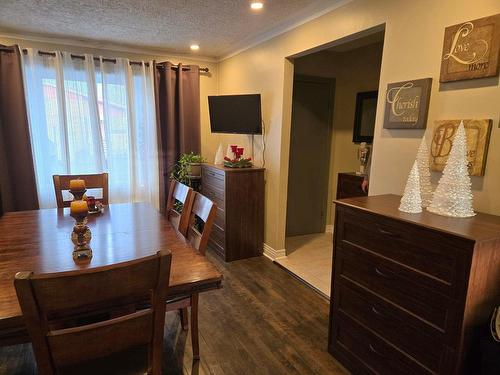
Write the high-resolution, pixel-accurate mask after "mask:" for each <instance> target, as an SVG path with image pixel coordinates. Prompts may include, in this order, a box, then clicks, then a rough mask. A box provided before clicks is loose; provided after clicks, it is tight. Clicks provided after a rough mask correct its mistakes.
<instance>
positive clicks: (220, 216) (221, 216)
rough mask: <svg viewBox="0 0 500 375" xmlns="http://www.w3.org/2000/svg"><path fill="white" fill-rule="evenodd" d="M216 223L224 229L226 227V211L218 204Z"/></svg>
mask: <svg viewBox="0 0 500 375" xmlns="http://www.w3.org/2000/svg"><path fill="white" fill-rule="evenodd" d="M214 224H216V225H218V226H219V227H221V228H222V229H224V230H225V229H226V212H225V211H224V209H223V208H221V207H219V206H217V211H216V213H215V219H214Z"/></svg>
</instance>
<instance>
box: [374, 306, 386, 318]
mask: <svg viewBox="0 0 500 375" xmlns="http://www.w3.org/2000/svg"><path fill="white" fill-rule="evenodd" d="M372 312H373V313H374V314H376V315H379V316H384V314H382V313H381V312H380V311H378V310H377V309H376V308H375V306H372Z"/></svg>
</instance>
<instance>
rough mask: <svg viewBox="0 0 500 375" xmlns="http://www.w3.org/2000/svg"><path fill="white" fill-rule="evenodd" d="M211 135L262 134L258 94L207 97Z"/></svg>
mask: <svg viewBox="0 0 500 375" xmlns="http://www.w3.org/2000/svg"><path fill="white" fill-rule="evenodd" d="M208 108H209V111H210V128H211V130H212V133H234V134H262V116H261V111H260V94H247V95H219V96H209V97H208Z"/></svg>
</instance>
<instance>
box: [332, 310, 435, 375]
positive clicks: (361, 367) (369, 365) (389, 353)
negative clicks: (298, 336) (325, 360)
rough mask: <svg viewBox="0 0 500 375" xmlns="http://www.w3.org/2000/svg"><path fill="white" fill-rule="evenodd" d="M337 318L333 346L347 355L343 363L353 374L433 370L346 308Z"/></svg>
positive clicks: (339, 353) (392, 374) (335, 351)
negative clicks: (383, 336)
mask: <svg viewBox="0 0 500 375" xmlns="http://www.w3.org/2000/svg"><path fill="white" fill-rule="evenodd" d="M335 318H336V319H334V321H333V338H334V341H333V343H332V346H331V348H330V349H331V350H332V352H333V354H334V355H335V356H336V357H337V358H339V359H344V360H343V361H342V363H345V364H346V365H347V367H348V369H349V370H351V372H352V373H353V374H382V375H386V374H387V375H389V374H390V375H396V374H404V375H409V374H415V375H416V374H420V375H421V374H432V372H431V371H429V369H426V368H425V367H423V366H421V365H420V364H419V363H418V362H416V361H415V360H414V359H413V358H411V357H410V356H407V355H405V354H404V353H403V352H401V351H399V350H398V349H397V348H395V347H394V346H392V345H391V344H389V343H388V342H387V341H385V340H384V339H382V338H381V337H379V336H378V335H376V334H374V333H372V332H371V331H370V330H368V329H366V328H365V327H363V326H362V325H360V324H358V323H356V321H354V320H353V319H351V318H349V317H348V316H347V315H345V314H343V313H342V312H340V313H339V314H338V315H337V316H336V317H335ZM345 359H346V360H345ZM346 362H347V363H346Z"/></svg>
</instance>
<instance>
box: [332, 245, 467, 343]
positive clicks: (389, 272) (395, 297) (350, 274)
mask: <svg viewBox="0 0 500 375" xmlns="http://www.w3.org/2000/svg"><path fill="white" fill-rule="evenodd" d="M334 267H335V280H334V283H333V284H334V285H336V283H339V282H342V281H343V280H348V281H351V282H353V283H355V284H358V285H360V286H362V287H364V288H366V289H368V290H370V291H372V292H373V293H375V294H377V295H381V296H384V298H385V299H387V300H389V301H390V302H392V303H393V304H395V305H397V306H399V307H401V308H403V309H405V310H407V311H409V312H410V313H412V314H414V315H415V316H416V317H418V318H419V319H420V320H421V321H422V322H424V323H426V324H429V325H430V326H433V327H434V328H435V329H437V330H439V331H441V332H442V334H443V336H445V337H446V340H451V339H452V337H449V335H450V332H456V330H457V327H458V325H459V321H458V317H459V313H460V311H459V310H460V309H459V302H457V301H456V300H454V299H451V298H449V297H446V296H444V295H442V294H440V293H438V292H436V291H435V290H434V289H432V288H429V287H428V286H427V284H429V283H428V282H427V280H426V278H428V277H427V276H426V275H423V274H421V273H418V272H415V271H413V270H412V269H409V268H407V267H404V266H401V265H400V264H398V263H395V262H392V261H390V260H387V259H384V258H382V257H380V256H377V255H374V254H373V253H370V252H368V251H365V250H363V249H361V248H359V247H356V246H354V245H350V244H348V243H343V244H342V246H338V247H337V249H336V256H335V259H334Z"/></svg>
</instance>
